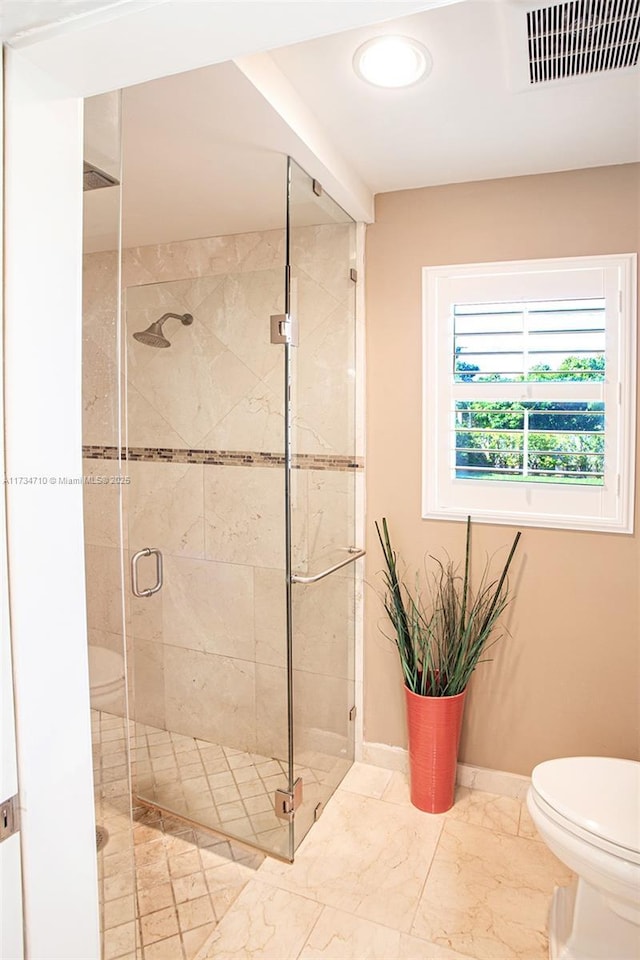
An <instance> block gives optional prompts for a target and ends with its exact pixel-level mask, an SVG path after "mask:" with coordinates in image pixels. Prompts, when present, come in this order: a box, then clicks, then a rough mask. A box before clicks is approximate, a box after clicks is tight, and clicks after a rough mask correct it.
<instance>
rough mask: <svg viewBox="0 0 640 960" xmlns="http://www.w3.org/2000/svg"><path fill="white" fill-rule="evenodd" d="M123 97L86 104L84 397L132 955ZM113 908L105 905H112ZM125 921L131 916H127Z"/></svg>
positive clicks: (103, 694)
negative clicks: (123, 515) (124, 561)
mask: <svg viewBox="0 0 640 960" xmlns="http://www.w3.org/2000/svg"><path fill="white" fill-rule="evenodd" d="M120 112H121V102H120V94H119V93H117V92H115V93H108V94H104V95H101V96H98V97H91V98H90V99H88V100H86V101H85V104H84V134H85V142H84V160H85V176H84V191H85V192H84V221H83V241H84V242H83V247H84V250H83V253H84V256H83V312H82V402H83V422H82V440H83V455H84V460H83V473H84V487H83V490H84V539H85V570H86V585H87V624H88V639H89V675H90V690H91V720H92V732H93V761H94V787H95V804H96V825H97V831H96V833H97V837H96V840H97V849H98V878H99V879H98V894H99V902H100V918H101V953H102V956H103V957H111V956H116V955H117V954H119V953H120V952H122V951H126V953H127V954H129V955H133V953H134V950H135V946H136V944H135V936H136V934H135V927H134V924H133V923H129V927H128V928H127V930H126V933H125V938H126V942H125V940H123V939H122V936H123V934H122V928H120V929H116V928H114V924H113V923H110V922H106V918H107V917H108V914H109V905H110V902H111V901H112V900H113V898H114V886H115V883H114V881H115V878H114V876H113V874H114V869H113V864H114V860H116V859H117V861H118V869H117V873H118V876H117V896H118V898H119V903H120V906H121V910H122V913H121V916H122V917H123V918H125V919H126V920H128V921H133V919H134V917H135V912H134V911H135V876H134V856H133V851H134V843H133V822H132V809H131V782H130V770H129V742H128V728H127V719H126V718H127V695H126V684H125V674H126V667H125V637H124V621H123V615H122V599H121V598H122V566H121V550H120V509H121V494H122V489H123V483H122V482H121V481H123V480H125V479H126V473H125V471H124V470H123V468H122V464H121V462H120V403H119V385H120V250H119V236H120V193H121V190H120V185H119V181H120ZM105 907H106V909H105ZM122 922H123V923H124V922H125V921H124V919H123V921H122Z"/></svg>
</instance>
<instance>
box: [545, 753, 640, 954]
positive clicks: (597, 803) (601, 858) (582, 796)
mask: <svg viewBox="0 0 640 960" xmlns="http://www.w3.org/2000/svg"><path fill="white" fill-rule="evenodd" d="M527 807H528V808H529V813H530V814H531V817H532V819H533V822H534V823H535V825H536V827H537V829H538V831H539V833H540V835H541V837H542V839H543V840H544V841H545V843H546V844H547V846H548V847H549V849H550V850H552V851H553V853H555V855H556V856H557V857H558V859H559V860H561V861H562V862H563V863H564V864H566V865H567V866H568V867H569V868H570V869H571V870H573V871H574V872H575V873H576V874H577V878H576V879H575V880H574V882H573V883H572V884H571V885H570V886H568V887H558V888H556V891H555V893H554V896H553V900H552V903H551V910H550V913H549V957H550V958H551V960H639V958H640V763H636V762H635V761H633V760H618V759H614V758H611V757H566V758H563V759H560V760H547V761H546V762H545V763H541V764H539V765H538V766H537V767H536V768H535V769H534V771H533V773H532V775H531V787H530V788H529V792H528V794H527Z"/></svg>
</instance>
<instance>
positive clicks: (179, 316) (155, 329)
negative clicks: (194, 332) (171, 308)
mask: <svg viewBox="0 0 640 960" xmlns="http://www.w3.org/2000/svg"><path fill="white" fill-rule="evenodd" d="M169 317H175V319H176V320H179V321H180V322H181V323H182V324H184V326H185V327H188V326H189V325H190V324H192V323H193V317H192V316H191V314H190V313H163V314H162V316H161V317H160V319H159V320H154V322H153V323H152V324H151V325H150V326H148V327H147V329H146V330H140V331H139V332H138V333H134V335H133V339H134V340H138V341H139V342H140V343H144V345H145V346H147V347H170V346H171V341H170V340H167V338H166V337H165V335H164V334H163V332H162V324H163V323H164V322H165V320H168V319H169Z"/></svg>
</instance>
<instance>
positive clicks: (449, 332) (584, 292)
mask: <svg viewBox="0 0 640 960" xmlns="http://www.w3.org/2000/svg"><path fill="white" fill-rule="evenodd" d="M636 277H637V255H636V254H635V253H631V254H620V255H607V256H598V257H577V258H576V257H573V258H570V257H565V258H556V259H546V260H513V261H505V262H496V263H473V264H455V265H449V266H437V267H424V268H423V454H422V516H423V518H425V519H427V518H433V519H438V520H442V519H451V520H456V519H460V520H462V519H465V518H466V517H467V516H468V515H471V516H472V518H473V519H474V520H477V521H480V522H486V523H505V524H518V525H522V526H539V527H559V528H565V529H573V530H595V531H608V532H611V533H633V511H634V494H635V460H636V453H635V446H636V436H635V430H636V424H635V410H636V327H637V298H636ZM588 297H604V298H605V301H606V308H605V325H606V332H605V343H606V346H605V356H606V370H605V380H604V381H603V382H601V383H597V384H596V387H597V389H598V393H599V396H598V397H597V399H599V400H601V401H602V402H604V404H605V477H604V483H603V485H602V486H599V485H580V484H545V483H539V482H530V483H527V482H526V481H520V482H517V483H514V482H512V481H511V482H510V481H509V480H507V479H505V480H495V479H492V480H485V479H483V480H479V479H468V478H465V479H456V477H455V451H454V450H453V449H452V444H451V442H450V437H451V432H452V429H453V409H454V406H455V401H456V399H457V398H458V399H461V397H457V396H456V394H457V393H460V391H459V390H458V391H457V390H456V387H457V386H458V385H457V384H456V383H455V382H454V377H453V363H452V357H453V355H454V329H453V305H454V304H456V303H457V304H460V303H482V302H485V303H486V302H494V303H495V302H500V301H526V300H541V299H565V298H566V299H572V298H575V299H579V298H588ZM545 387H546V391H547V394H552V398H553V399H554V400H564V399H566V400H574V401H575V400H579V399H581V396H582V395H583V396H584V399H594V382H593V381H590V382H588V383H587V382H585V383H580V382H578V381H571V382H555V381H554V382H547V383H546V385H545ZM475 388H477V395H478V399H479V400H480V399H487V400H494V399H495V400H510V399H513V400H521V401H525V400H535V399H538V398H539V397H540V393H541V389H542V386H541V385H540V384H539V383H529V382H526V381H525V382H518V383H504V384H499V391H496V385H495V384H493V383H486V384H485V383H477V384H475ZM465 399H468V394H465ZM550 399H551V398H550Z"/></svg>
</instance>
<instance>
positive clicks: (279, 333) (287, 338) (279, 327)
mask: <svg viewBox="0 0 640 960" xmlns="http://www.w3.org/2000/svg"><path fill="white" fill-rule="evenodd" d="M271 343H288V344H289V346H291V347H297V346H298V321H297V319H296V318H295V317H292V316H291V314H290V313H276V314H274V315H273V316H272V317H271Z"/></svg>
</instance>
